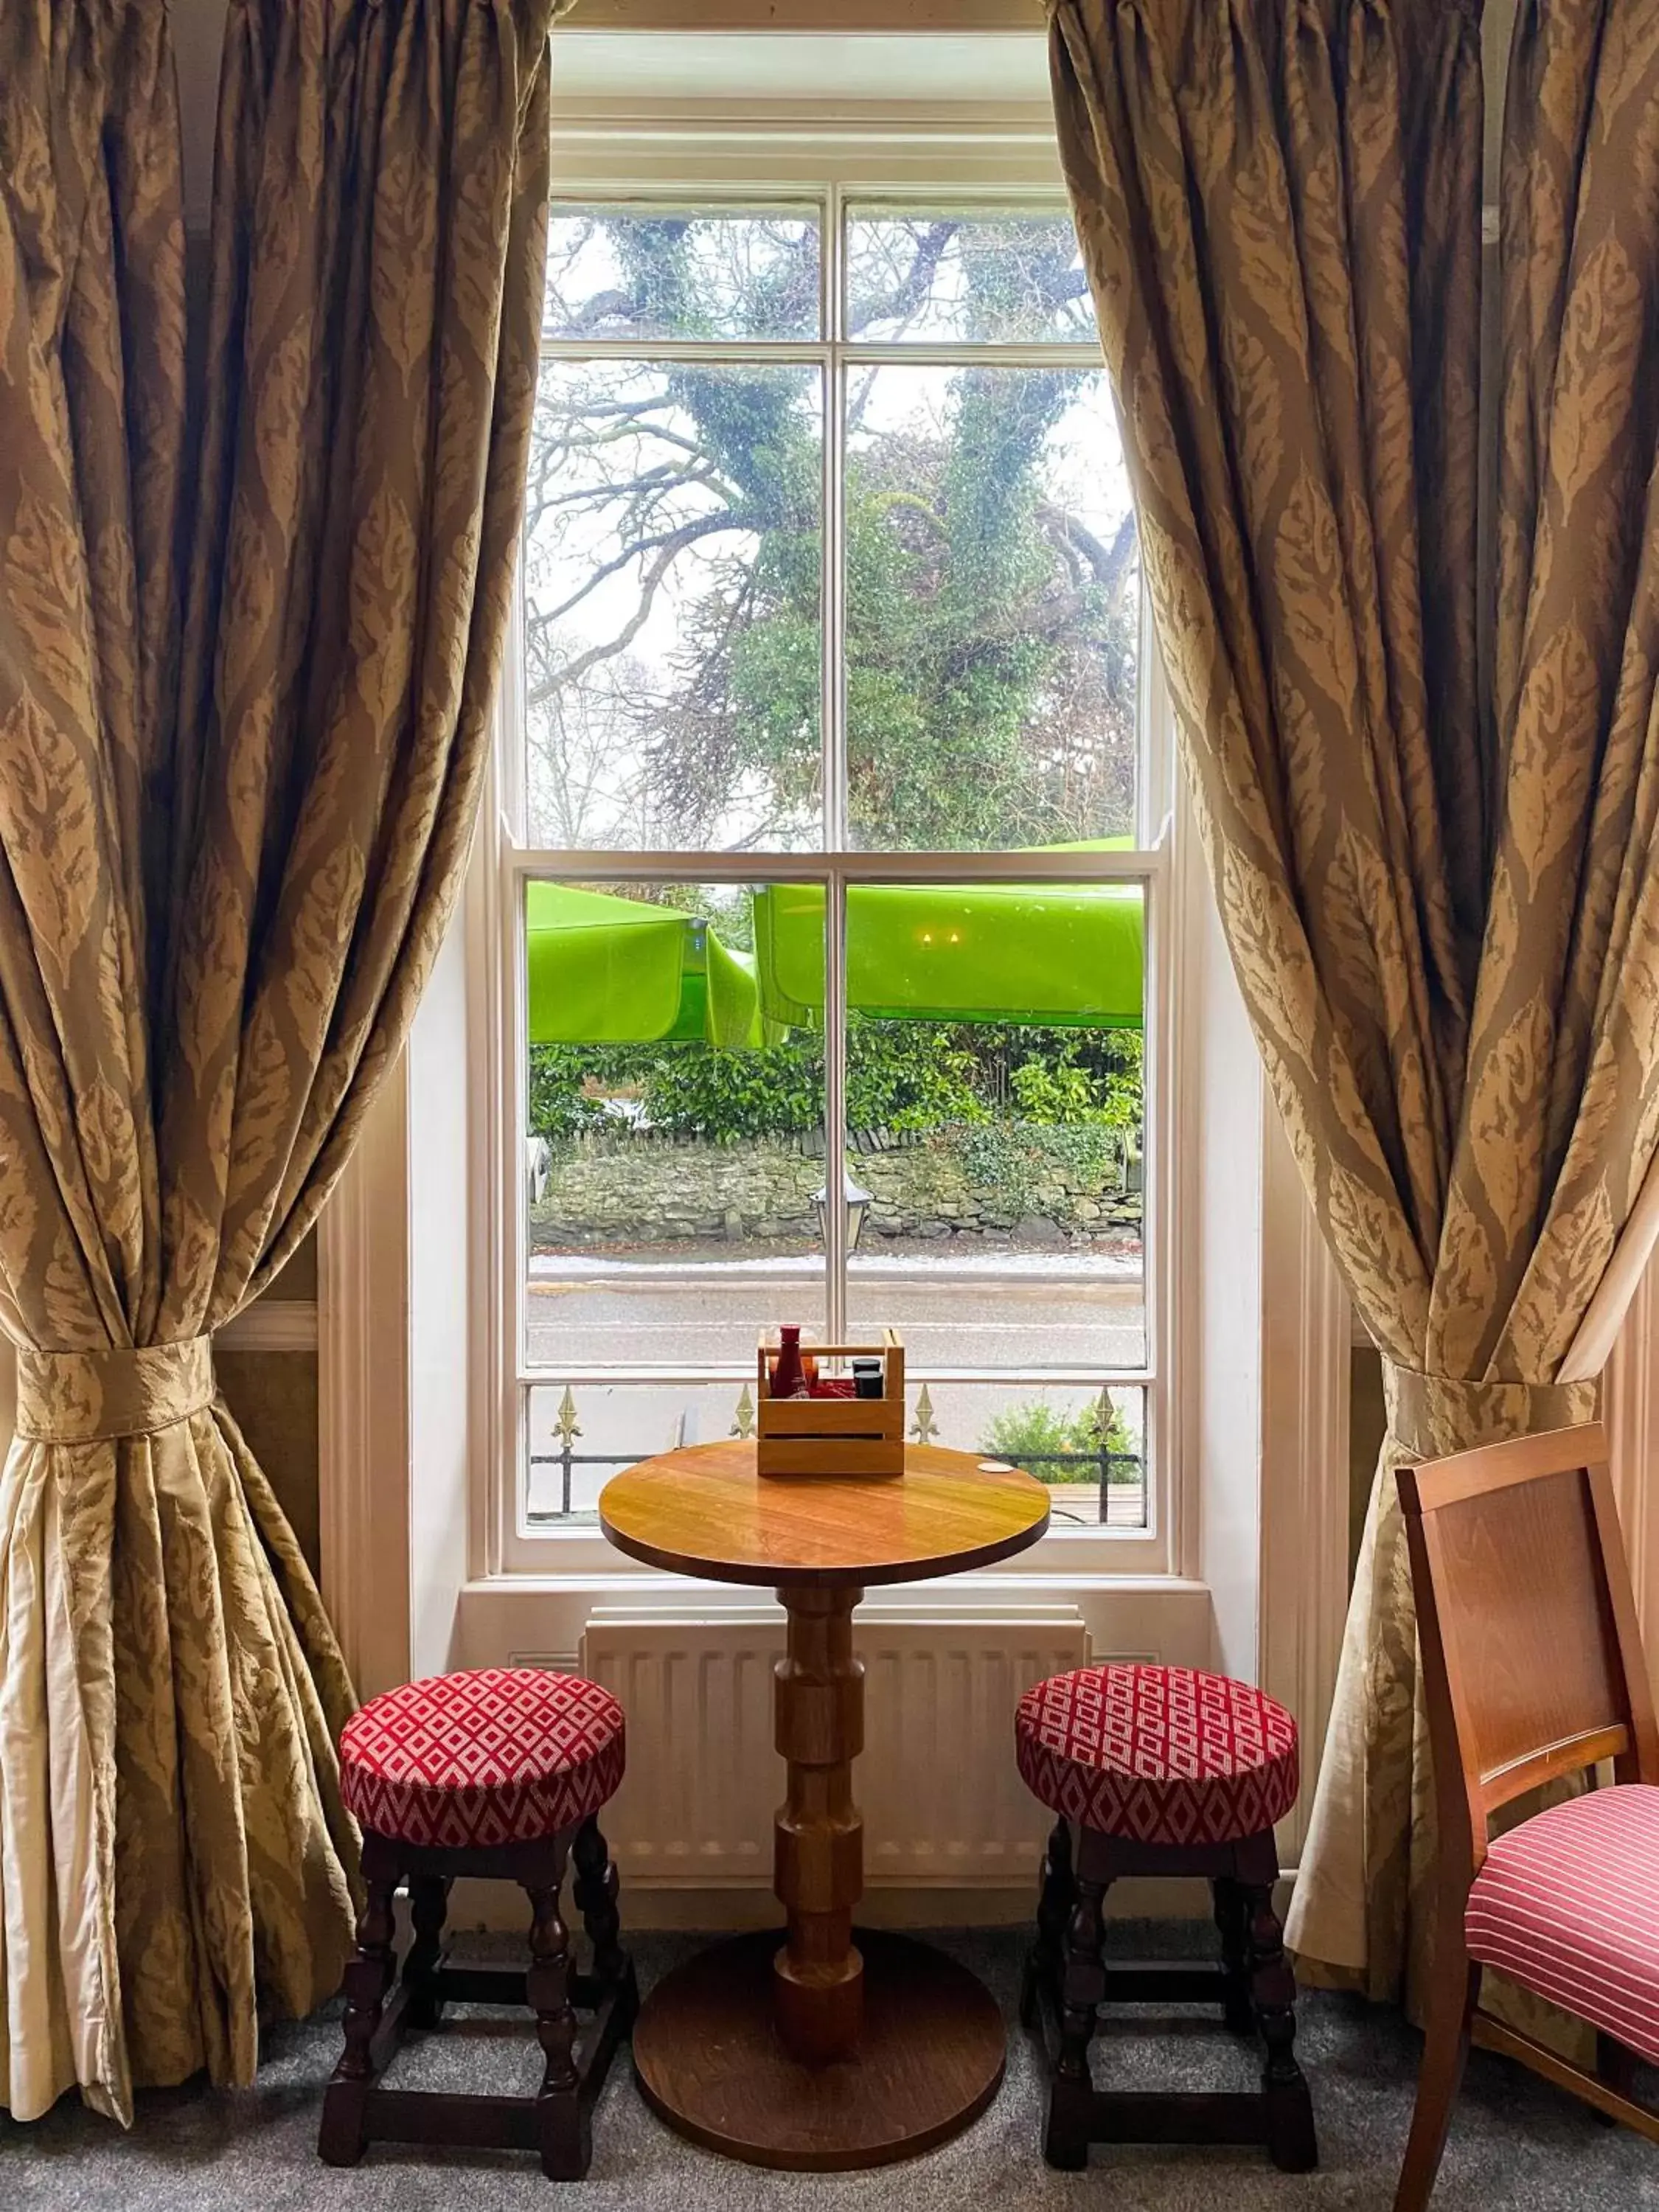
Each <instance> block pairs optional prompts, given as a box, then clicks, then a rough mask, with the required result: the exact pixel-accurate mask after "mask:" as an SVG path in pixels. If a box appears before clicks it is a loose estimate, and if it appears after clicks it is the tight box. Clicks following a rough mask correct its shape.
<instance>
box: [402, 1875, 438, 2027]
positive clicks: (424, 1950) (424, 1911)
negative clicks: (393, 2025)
mask: <svg viewBox="0 0 1659 2212" xmlns="http://www.w3.org/2000/svg"><path fill="white" fill-rule="evenodd" d="M448 1910H449V1884H448V1883H447V1881H445V1880H444V1879H443V1877H442V1876H441V1875H416V1877H415V1878H414V1880H413V1881H411V1882H410V1885H409V1917H410V1923H411V1924H412V1926H413V1928H414V1931H415V1940H414V1942H412V1943H411V1944H410V1947H409V1955H408V1957H407V1958H406V1959H405V1960H404V1982H405V1984H407V1985H408V1989H409V2024H410V2027H436V2026H437V2025H438V2021H439V2020H440V2018H441V2016H442V2013H443V2000H442V1999H441V1997H440V1996H439V1995H438V1960H439V1959H440V1958H441V1955H442V1953H443V1934H444V1917H445V1915H446V1914H447V1911H448Z"/></svg>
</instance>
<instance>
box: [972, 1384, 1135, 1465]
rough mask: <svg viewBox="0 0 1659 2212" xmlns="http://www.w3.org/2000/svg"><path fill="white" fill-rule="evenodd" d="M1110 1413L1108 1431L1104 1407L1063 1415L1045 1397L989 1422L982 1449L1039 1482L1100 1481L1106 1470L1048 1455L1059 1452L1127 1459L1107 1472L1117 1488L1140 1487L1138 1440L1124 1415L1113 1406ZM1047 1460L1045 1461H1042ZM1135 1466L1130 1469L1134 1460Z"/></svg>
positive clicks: (1117, 1461)
mask: <svg viewBox="0 0 1659 2212" xmlns="http://www.w3.org/2000/svg"><path fill="white" fill-rule="evenodd" d="M1108 1404H1109V1407H1110V1412H1109V1417H1108V1418H1107V1420H1106V1422H1105V1425H1104V1428H1103V1427H1102V1424H1101V1412H1100V1402H1099V1401H1098V1400H1096V1401H1095V1402H1094V1403H1093V1404H1092V1405H1089V1406H1085V1407H1082V1408H1081V1409H1080V1410H1079V1412H1077V1413H1063V1412H1060V1411H1058V1410H1057V1409H1056V1408H1055V1407H1053V1406H1051V1405H1049V1404H1048V1402H1047V1401H1046V1400H1044V1399H1042V1398H1030V1399H1028V1400H1027V1401H1025V1403H1024V1405H1019V1406H1006V1407H1004V1408H1003V1410H1002V1412H1001V1413H999V1414H997V1415H996V1417H995V1419H993V1420H991V1421H989V1422H987V1425H986V1428H985V1432H984V1434H983V1435H982V1436H981V1438H980V1441H979V1448H980V1449H981V1451H982V1452H987V1453H989V1454H990V1455H991V1456H992V1457H993V1458H995V1459H1006V1461H1008V1462H1009V1463H1010V1464H1011V1465H1012V1466H1014V1467H1024V1470H1025V1472H1026V1474H1030V1475H1033V1476H1035V1478H1036V1480H1037V1481H1039V1482H1098V1481H1099V1480H1100V1468H1099V1465H1098V1462H1097V1461H1095V1460H1094V1459H1092V1458H1091V1459H1089V1460H1081V1459H1079V1460H1073V1461H1066V1460H1062V1461H1060V1462H1058V1463H1057V1464H1056V1463H1055V1462H1054V1461H1053V1460H1052V1459H1050V1458H1049V1457H1048V1456H1047V1455H1048V1454H1050V1453H1054V1452H1087V1453H1090V1454H1095V1453H1098V1452H1101V1451H1107V1452H1111V1453H1114V1454H1121V1455H1122V1456H1121V1457H1119V1458H1115V1460H1114V1462H1113V1463H1112V1465H1111V1466H1110V1467H1109V1469H1108V1471H1107V1480H1108V1481H1109V1482H1113V1483H1117V1484H1127V1483H1136V1482H1139V1480H1140V1460H1139V1453H1138V1451H1137V1450H1136V1447H1135V1442H1134V1438H1133V1437H1132V1436H1131V1435H1130V1433H1129V1430H1128V1428H1127V1425H1126V1423H1125V1421H1124V1419H1123V1416H1122V1413H1121V1412H1120V1411H1119V1409H1118V1407H1117V1406H1116V1405H1115V1404H1114V1403H1112V1401H1108ZM1038 1455H1042V1456H1038ZM1131 1460H1132V1461H1133V1464H1132V1465H1131V1464H1129V1463H1128V1462H1130V1461H1131Z"/></svg>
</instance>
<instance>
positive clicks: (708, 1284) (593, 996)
mask: <svg viewBox="0 0 1659 2212" xmlns="http://www.w3.org/2000/svg"><path fill="white" fill-rule="evenodd" d="M754 903H755V902H754V896H753V895H752V894H751V893H750V892H749V891H747V890H741V889H734V888H732V887H730V886H727V887H721V886H719V885H709V884H631V885H617V886H611V887H609V888H607V887H603V886H597V885H592V884H546V883H535V884H529V885H527V886H526V911H525V925H526V926H525V938H526V969H527V973H526V982H525V990H526V1008H527V1014H528V1034H529V1039H530V1063H529V1096H528V1097H527V1099H526V1102H525V1127H526V1132H527V1139H528V1142H527V1158H526V1185H527V1194H526V1204H527V1208H528V1212H527V1229H528V1234H527V1237H526V1251H527V1253H528V1255H529V1280H528V1283H527V1285H526V1302H525V1303H526V1317H527V1318H526V1346H525V1352H526V1360H527V1362H528V1364H531V1365H532V1366H535V1367H546V1368H550V1369H552V1370H568V1371H571V1372H580V1371H582V1370H591V1369H592V1368H595V1367H600V1368H609V1367H617V1366H625V1365H629V1364H650V1365H657V1366H664V1367H671V1368H678V1369H680V1370H685V1369H688V1368H696V1367H698V1366H705V1365H708V1366H715V1365H720V1364H738V1365H741V1364H744V1363H746V1362H747V1361H749V1360H750V1359H752V1358H753V1357H754V1352H755V1345H756V1340H757V1337H758V1335H759V1334H760V1332H761V1330H762V1329H763V1328H771V1327H775V1325H776V1323H777V1322H779V1321H780V1320H784V1321H799V1322H804V1323H805V1324H806V1325H807V1326H808V1327H810V1328H817V1329H818V1330H820V1331H821V1330H822V1327H823V1318H824V1311H825V1305H824V1276H823V1242H822V1236H821V1232H820V1228H819V1223H820V1219H821V1209H820V1207H819V1206H818V1205H817V1201H816V1194H817V1192H818V1191H819V1189H820V1188H822V1186H823V1180H824V1173H823V1050H822V1046H821V1043H820V1042H819V1040H818V1039H817V1037H815V1036H808V1035H805V1034H802V1035H799V1036H791V1035H789V1034H787V1033H786V1032H784V1031H783V1030H781V1029H779V1028H778V1027H777V1025H776V1024H774V1023H771V1022H769V1021H768V1020H767V1019H766V1018H764V1016H763V1012H762V1008H761V1002H760V993H759V987H758V982H757V961H756V956H755V950H754V947H755V916H754ZM821 910H822V908H821V904H820V912H821ZM821 933H822V924H821V923H820V935H821ZM819 957H820V960H821V959H822V957H823V956H822V951H820V954H819Z"/></svg>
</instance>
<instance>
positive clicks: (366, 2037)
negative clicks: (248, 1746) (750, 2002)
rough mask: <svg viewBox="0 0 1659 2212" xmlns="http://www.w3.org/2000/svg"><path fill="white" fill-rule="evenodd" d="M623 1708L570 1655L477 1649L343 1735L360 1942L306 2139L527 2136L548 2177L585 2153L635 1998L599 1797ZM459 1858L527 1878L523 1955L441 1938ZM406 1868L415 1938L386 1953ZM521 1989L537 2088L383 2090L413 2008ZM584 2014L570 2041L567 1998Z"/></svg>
mask: <svg viewBox="0 0 1659 2212" xmlns="http://www.w3.org/2000/svg"><path fill="white" fill-rule="evenodd" d="M623 1750H624V1729H623V1710H622V1707H621V1706H620V1705H618V1704H617V1700H616V1699H614V1698H613V1697H612V1696H611V1693H610V1692H609V1691H608V1690H602V1689H600V1688H599V1685H598V1684H597V1683H596V1682H584V1681H582V1680H580V1679H579V1678H578V1677H577V1676H575V1675H573V1674H544V1673H542V1672H541V1671H540V1670H539V1669H535V1668H502V1667H486V1668H480V1669H479V1670H477V1672H475V1673H471V1674H435V1675H434V1676H432V1677H431V1678H430V1680H427V1681H424V1682H409V1683H406V1684H405V1685H404V1687H403V1688H402V1689H400V1690H390V1691H388V1692H386V1695H385V1696H384V1697H380V1698H372V1699H370V1700H369V1702H368V1705H365V1706H364V1707H363V1708H362V1711H360V1712H357V1713H355V1714H354V1715H353V1716H352V1717H351V1719H350V1720H349V1721H348V1722H347V1723H346V1725H345V1728H344V1729H343V1731H342V1733H341V1736H340V1785H341V1794H342V1796H343V1797H344V1799H345V1802H346V1804H347V1806H348V1807H349V1809H350V1810H351V1811H352V1812H353V1813H355V1814H356V1816H357V1818H358V1820H360V1821H361V1822H362V1829H363V1858H362V1869H363V1884H364V1887H365V1889H366V1891H367V1893H368V1894H367V1899H366V1901H365V1903H364V1905H363V1910H362V1914H361V1916H360V1917H359V1919H358V1922H357V1954H356V1958H355V1959H354V1960H352V1962H351V1964H350V1965H349V1966H348V1967H347V1968H346V1977H345V1994H346V2009H345V2050H344V2051H343V2054H342V2056H341V2058H340V2062H339V2063H338V2065H337V2066H336V2068H335V2069H334V2074H333V2078H332V2079H331V2081H330V2082H329V2085H328V2091H327V2094H326V2095H325V2098H324V2100H323V2121H322V2130H321V2133H320V2135H319V2140H318V2146H317V2147H318V2149H319V2152H320V2153H321V2154H322V2156H323V2157H324V2158H325V2160H327V2162H328V2163H329V2165H331V2166H353V2165H355V2164H356V2161H357V2160H358V2159H360V2158H361V2157H362V2154H363V2149H364V2147H365V2145H366V2144H368V2143H369V2142H413V2143H453V2144H460V2145H465V2146H466V2147H468V2148H485V2147H488V2148H494V2149H501V2150H538V2151H539V2152H540V2153H541V2160H542V2171H543V2172H544V2173H545V2174H547V2175H549V2176H550V2178H551V2179H554V2180H556V2181H574V2180H577V2179H580V2177H581V2175H583V2174H584V2173H586V2171H587V2166H588V2160H589V2159H590V2157H591V2155H592V2137H591V2131H590V2114H591V2112H592V2106H593V2101H594V2100H595V2098H596V2097H597V2096H598V2094H599V2089H600V2087H601V2086H602V2085H603V2083H604V2081H605V2071H606V2069H607V2068H608V2067H609V2065H610V2063H611V2057H612V2054H613V2053H614V2052H615V2051H616V2049H617V2045H618V2044H619V2043H620V2042H621V2041H622V2039H623V2036H625V2035H626V2034H627V2033H628V2030H629V2027H630V2026H631V2025H632V2022H633V2019H634V2015H635V2012H636V2010H637V2009H638V2006H639V1998H638V1993H637V1991H636V1990H635V1984H634V1969H633V1966H632V1965H631V1963H630V1962H629V1957H628V1954H627V1953H626V1952H625V1951H624V1950H623V1948H622V1942H621V1934H622V1927H621V1922H620V1919H619V1917H618V1916H617V1869H616V1868H615V1867H614V1866H613V1865H612V1864H611V1855H610V1853H609V1852H608V1851H607V1850H606V1849H605V1838H604V1837H603V1836H602V1835H601V1834H600V1833H599V1821H598V1819H597V1817H596V1816H597V1814H598V1813H599V1808H600V1806H601V1805H603V1804H604V1803H605V1801H606V1799H607V1798H609V1797H611V1796H613V1795H614V1794H615V1791H616V1789H617V1784H618V1783H619V1782H620V1781H621V1780H622V1778H623ZM567 1859H572V1860H574V1863H575V1869H576V1872H575V1899H576V1903H577V1905H578V1906H579V1907H580V1911H581V1916H582V1922H583V1925H584V1926H585V1928H586V1931H587V1936H588V1941H589V1942H590V1944H591V1945H592V1969H591V1971H590V1972H586V1973H577V1972H574V1971H573V1969H572V1966H571V1963H570V1956H569V1938H568V1933H567V1931H566V1929H565V1924H564V1922H563V1920H562V1918H561V1917H560V1914H559V1895H560V1892H561V1890H562V1887H563V1884H564V1873H565V1864H566V1861H567ZM456 1875H484V1876H493V1877H495V1878H497V1879H499V1880H501V1881H516V1882H518V1883H519V1884H520V1886H521V1887H523V1888H524V1889H525V1890H526V1891H527V1892H528V1893H529V1898H530V1905H531V1922H530V1970H529V1972H527V1973H524V1972H513V1971H511V1970H509V1969H505V1968H494V1969H488V1968H483V1967H473V1968H467V1967H462V1966H452V1965H451V1964H450V1963H449V1961H448V1960H447V1957H446V1956H445V1954H444V1953H443V1948H442V1936H443V1925H444V1915H445V1911H446V1910H447V1901H448V1895H449V1885H450V1883H451V1882H452V1881H453V1880H454V1878H455V1876H456ZM401 1881H407V1882H408V1884H409V1896H410V1920H411V1923H412V1925H413V1929H414V1940H413V1941H412V1942H411V1943H410V1948H409V1953H408V1955H407V1957H406V1958H405V1959H404V1966H403V1974H402V1978H401V1979H400V1980H399V1981H398V1987H397V1990H396V1992H395V1994H392V1996H390V1997H389V1998H388V1992H389V1991H390V1990H391V1989H392V1980H393V1977H394V1974H395V1972H396V1966H397V1961H396V1958H395V1955H394V1952H393V1945H392V1927H393V1923H392V1899H393V1897H394V1895H395V1894H396V1892H397V1889H398V1884H399V1882H401ZM451 2000H453V2001H456V2002H470V2003H475V2004H521V2005H527V2006H528V2007H529V2008H530V2009H531V2010H532V2012H534V2014H535V2015H536V2033H537V2037H538V2040H539V2041H540V2044H541V2046H542V2050H543V2052H544V2055H545V2058H546V2067H545V2070H544V2075H543V2079H542V2086H541V2091H540V2093H539V2094H538V2095H537V2096H534V2097H484V2096H463V2095H459V2094H453V2093H448V2092H438V2091H427V2090H413V2089H389V2088H387V2087H385V2086H384V2085H383V2084H382V2082H381V2081H380V2075H382V2074H383V2073H384V2072H385V2070H386V2065H387V2063H388V2062H389V2061H390V2059H391V2057H392V2053H393V2052H394V2051H396V2050H397V2048H398V2045H399V2043H400V2042H401V2041H402V2040H403V2037H404V2031H405V2030H406V2029H408V2028H410V2027H428V2028H431V2027H437V2026H438V2025H439V2022H440V2018H441V2014H442V2011H443V2007H444V2005H445V2003H446V2002H448V2001H451ZM577 2008H581V2009H582V2010H584V2011H586V2012H591V2013H592V2026H591V2028H590V2030H589V2032H588V2033H586V2035H585V2036H584V2037H583V2039H582V2043H581V2045H580V2048H578V2045H577V2041H576V2036H577V2021H576V2009H577Z"/></svg>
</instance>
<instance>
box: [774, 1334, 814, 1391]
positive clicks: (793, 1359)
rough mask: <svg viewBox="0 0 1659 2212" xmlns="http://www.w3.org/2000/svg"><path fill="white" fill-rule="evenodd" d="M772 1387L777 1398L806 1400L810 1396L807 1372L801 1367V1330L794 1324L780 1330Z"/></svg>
mask: <svg viewBox="0 0 1659 2212" xmlns="http://www.w3.org/2000/svg"><path fill="white" fill-rule="evenodd" d="M771 1387H772V1395H773V1396H774V1397H775V1398H805V1396H807V1395H808V1391H807V1386H806V1370H805V1368H804V1367H803V1366H802V1365H801V1358H800V1329H799V1325H798V1324H797V1323H796V1322H784V1323H783V1324H782V1326H781V1328H779V1330H778V1350H777V1353H776V1356H775V1358H774V1359H773V1361H772V1378H771Z"/></svg>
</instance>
